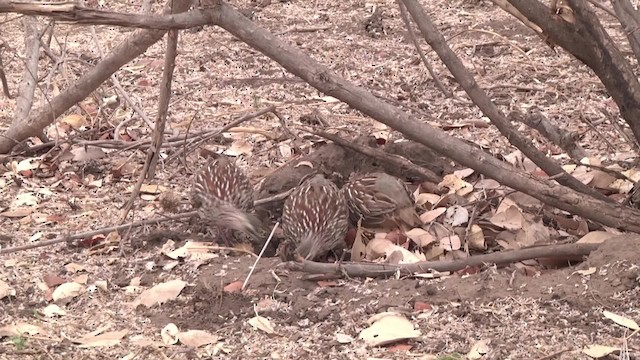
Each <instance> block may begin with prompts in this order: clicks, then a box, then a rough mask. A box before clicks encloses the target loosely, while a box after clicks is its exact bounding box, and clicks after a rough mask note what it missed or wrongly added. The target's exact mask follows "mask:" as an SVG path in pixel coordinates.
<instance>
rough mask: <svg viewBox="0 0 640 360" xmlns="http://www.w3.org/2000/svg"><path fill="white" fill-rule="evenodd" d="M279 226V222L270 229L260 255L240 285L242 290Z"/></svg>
mask: <svg viewBox="0 0 640 360" xmlns="http://www.w3.org/2000/svg"><path fill="white" fill-rule="evenodd" d="M279 225H280V223H279V222H276V224H275V225H273V229H271V234H269V237H268V238H267V241H266V242H265V243H264V246H263V247H262V250H260V254H258V258H257V259H256V261H255V262H254V263H253V266H251V270H249V275H247V278H246V279H244V283H243V284H242V290H244V288H245V287H246V286H247V284H248V283H249V278H250V277H251V274H253V271H254V270H255V269H256V265H258V261H260V259H261V258H262V255H263V254H264V251H265V250H266V249H267V246H269V243H270V242H271V239H272V238H273V234H275V233H276V230H277V229H278V226H279Z"/></svg>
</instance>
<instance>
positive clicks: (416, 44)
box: [396, 0, 453, 98]
mask: <svg viewBox="0 0 640 360" xmlns="http://www.w3.org/2000/svg"><path fill="white" fill-rule="evenodd" d="M396 3H397V4H398V7H399V8H400V16H401V17H402V21H404V26H405V27H406V28H407V32H408V34H409V38H410V39H411V42H412V43H413V46H414V47H415V48H416V51H417V52H418V55H419V56H420V59H422V63H423V64H424V66H425V67H426V68H427V71H429V74H431V77H432V78H433V81H435V83H436V86H437V87H438V89H440V91H442V93H443V94H444V96H445V97H447V98H452V97H453V93H452V92H451V91H450V90H448V89H447V88H445V87H444V85H443V84H442V82H441V81H440V79H439V78H438V76H436V73H435V71H433V67H432V66H431V63H429V60H428V59H427V57H426V56H425V55H424V51H422V48H421V47H420V43H419V42H418V39H417V38H416V34H415V32H414V31H413V26H412V25H411V21H409V14H407V8H406V7H404V4H403V3H402V0H396Z"/></svg>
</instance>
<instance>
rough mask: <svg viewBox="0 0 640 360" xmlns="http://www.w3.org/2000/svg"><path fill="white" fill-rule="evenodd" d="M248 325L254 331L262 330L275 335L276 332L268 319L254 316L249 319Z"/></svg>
mask: <svg viewBox="0 0 640 360" xmlns="http://www.w3.org/2000/svg"><path fill="white" fill-rule="evenodd" d="M248 322H249V325H251V326H252V327H253V328H254V329H258V330H262V331H264V332H266V333H267V334H275V333H276V331H275V330H274V329H273V326H272V325H271V322H270V321H269V319H267V318H265V317H262V316H259V315H258V316H254V317H252V318H251V319H249V321H248Z"/></svg>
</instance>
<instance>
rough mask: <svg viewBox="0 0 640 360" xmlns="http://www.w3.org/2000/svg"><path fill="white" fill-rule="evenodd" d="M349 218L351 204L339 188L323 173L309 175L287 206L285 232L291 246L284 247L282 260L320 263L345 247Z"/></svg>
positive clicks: (286, 203)
mask: <svg viewBox="0 0 640 360" xmlns="http://www.w3.org/2000/svg"><path fill="white" fill-rule="evenodd" d="M348 219H349V209H348V208H347V202H346V199H345V198H344V196H343V195H342V193H341V192H340V190H339V189H338V187H337V186H336V185H335V184H334V183H333V182H331V181H329V180H327V179H326V178H325V177H324V176H323V175H322V174H319V173H318V174H313V175H311V176H309V177H308V178H307V179H304V180H303V181H302V184H301V185H299V186H298V187H297V188H296V189H294V191H293V192H292V193H291V195H290V196H289V197H288V198H287V199H286V201H285V203H284V210H283V213H282V232H283V234H284V237H285V241H286V242H287V245H288V246H283V247H281V250H280V251H281V253H280V255H281V258H283V259H284V260H290V259H289V257H290V256H291V255H298V256H300V257H302V258H303V259H305V260H317V259H318V258H320V257H322V256H323V255H325V254H327V253H328V252H330V251H332V250H337V249H339V248H344V246H345V245H346V244H345V243H344V237H345V235H346V233H347V226H348V222H349V221H348ZM291 250H293V251H291ZM283 252H284V254H283ZM291 253H293V254H291Z"/></svg>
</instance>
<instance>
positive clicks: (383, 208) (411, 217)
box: [341, 172, 422, 231]
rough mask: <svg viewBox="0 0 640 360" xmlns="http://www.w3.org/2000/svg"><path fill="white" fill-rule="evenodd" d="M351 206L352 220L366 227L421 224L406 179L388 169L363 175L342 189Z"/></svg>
mask: <svg viewBox="0 0 640 360" xmlns="http://www.w3.org/2000/svg"><path fill="white" fill-rule="evenodd" d="M341 192H342V193H343V194H344V197H345V198H346V199H347V204H348V206H349V220H350V221H351V224H352V225H357V223H358V221H359V220H360V219H362V226H363V227H367V228H376V227H388V226H391V225H395V226H398V227H400V228H401V229H402V230H405V231H406V230H408V229H411V228H414V227H418V226H421V225H422V221H421V220H420V216H418V213H417V212H416V209H415V202H414V198H413V194H412V193H411V191H410V190H409V188H407V185H406V184H405V183H404V181H402V180H400V179H398V178H397V177H395V176H391V175H389V174H386V173H382V172H376V173H370V174H366V175H360V176H356V177H354V178H352V179H351V180H349V181H348V182H347V183H346V184H345V185H344V186H343V187H342V189H341Z"/></svg>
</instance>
